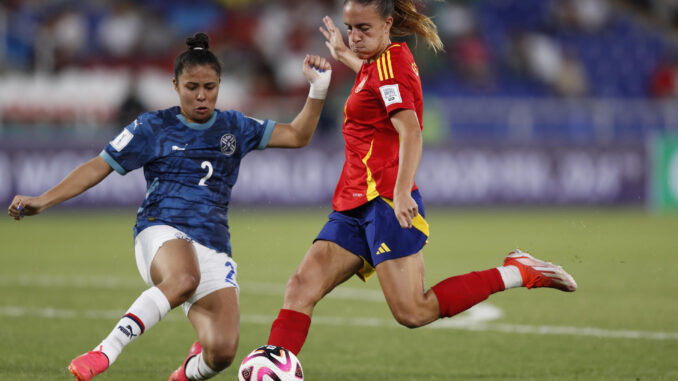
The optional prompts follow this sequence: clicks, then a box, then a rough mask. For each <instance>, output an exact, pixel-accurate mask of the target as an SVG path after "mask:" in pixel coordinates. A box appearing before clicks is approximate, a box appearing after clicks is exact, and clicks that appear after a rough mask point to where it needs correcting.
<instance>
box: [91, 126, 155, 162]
mask: <svg viewBox="0 0 678 381" xmlns="http://www.w3.org/2000/svg"><path fill="white" fill-rule="evenodd" d="M151 131H152V130H151V128H150V125H149V121H148V118H147V117H146V114H143V115H141V116H140V117H139V118H137V119H136V120H135V121H134V122H132V123H130V124H129V125H128V126H127V127H125V128H124V129H123V130H122V132H120V134H118V136H116V137H115V138H114V139H113V140H111V141H110V142H108V144H107V145H106V147H104V149H103V151H101V153H100V154H99V155H100V156H101V157H102V158H103V159H104V160H105V161H106V162H107V163H108V165H110V166H111V168H113V169H114V170H115V171H116V172H118V173H119V174H121V175H125V174H127V173H128V172H130V171H132V170H135V169H137V168H140V167H142V166H143V165H144V164H146V163H147V162H149V161H150V160H151V159H152V158H153V155H154V152H155V148H154V147H152V146H151V143H152V140H153V139H152V138H151V136H152V134H151Z"/></svg>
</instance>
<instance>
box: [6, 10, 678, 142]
mask: <svg viewBox="0 0 678 381" xmlns="http://www.w3.org/2000/svg"><path fill="white" fill-rule="evenodd" d="M342 3H343V2H342V1H341V0H284V1H265V0H259V1H257V0H210V1H208V0H191V1H189V0H137V1H127V0H92V1H75V0H3V1H2V3H0V136H3V134H4V135H5V136H8V135H12V134H20V132H17V131H26V130H30V129H43V130H44V129H48V130H53V129H56V130H59V129H62V130H67V131H70V129H71V128H75V131H76V132H78V134H86V132H85V131H90V132H91V133H93V134H95V133H97V132H102V131H103V132H104V133H106V134H110V131H111V130H115V131H117V130H118V129H119V128H121V126H122V125H124V124H126V123H128V122H130V121H131V120H133V119H134V117H135V116H136V115H138V114H139V113H140V112H141V111H143V110H150V109H156V108H161V107H167V106H170V105H174V104H175V103H176V99H175V98H176V96H175V94H174V93H173V91H172V89H171V84H170V80H171V71H172V64H173V63H172V57H174V56H175V55H176V54H177V52H178V51H179V50H180V49H182V48H183V46H184V38H185V37H186V36H189V35H191V34H193V33H195V32H197V31H204V32H207V33H208V34H209V35H210V37H211V39H212V41H211V49H212V50H213V51H214V52H215V53H216V54H217V55H218V57H219V58H220V59H221V61H222V63H223V67H224V75H223V86H224V87H223V89H222V92H221V94H220V103H219V105H218V107H220V108H222V109H223V108H236V109H242V110H244V111H245V112H251V113H252V114H253V115H254V116H256V115H257V114H260V115H280V117H281V118H283V119H284V118H287V117H289V115H285V114H284V113H285V112H286V110H288V109H295V107H286V106H285V105H286V102H297V103H298V102H299V99H300V98H301V97H303V96H305V94H306V92H307V91H308V90H307V89H308V86H307V84H306V83H305V80H304V78H303V76H302V73H301V70H300V63H301V62H302V60H303V56H304V55H305V54H306V53H307V52H311V53H314V54H323V55H326V56H329V53H328V52H327V49H326V48H325V46H324V41H323V38H322V36H321V35H320V33H319V32H318V27H319V26H320V24H321V18H322V16H323V15H325V14H329V15H331V16H332V17H333V19H334V20H335V22H336V23H338V24H341V20H342V16H341V4H342ZM676 4H678V2H676V1H653V0H629V1H623V2H622V1H614V0H475V1H474V0H448V1H444V2H436V1H429V2H426V6H427V9H425V10H424V12H425V13H427V14H429V15H433V17H434V20H435V22H436V23H437V25H438V27H439V31H440V35H441V38H442V39H443V42H444V43H445V47H446V51H445V52H444V53H443V54H441V55H438V56H434V55H433V53H431V52H430V51H429V50H428V49H427V48H426V47H425V46H424V45H425V44H423V42H417V41H416V40H413V39H412V40H408V44H410V46H411V47H414V49H415V50H416V52H415V56H416V57H417V62H418V65H419V68H420V73H422V82H423V85H424V89H425V93H426V94H427V96H428V97H434V98H435V100H434V101H431V102H430V103H428V104H427V108H428V109H429V110H430V111H431V113H432V114H431V115H430V118H429V119H430V120H429V121H428V122H427V123H428V124H431V125H433V126H435V125H438V127H437V128H434V130H436V129H437V130H438V131H439V134H438V136H439V137H440V136H442V137H445V136H450V131H452V133H451V134H452V135H454V136H455V137H456V138H464V137H466V138H472V137H474V136H488V135H492V134H493V133H494V132H496V131H495V130H497V129H502V131H504V130H505V129H506V128H507V127H506V125H508V126H509V127H508V128H509V129H510V126H511V125H512V123H513V124H524V123H523V122H524V121H525V120H531V121H532V123H533V124H538V125H539V127H540V128H546V129H547V132H546V134H547V135H549V136H551V135H555V136H559V134H560V133H561V132H562V131H565V132H564V133H563V134H564V136H565V135H567V136H569V137H572V136H575V137H576V136H580V137H582V138H583V139H586V138H589V137H591V136H600V133H599V132H596V131H599V130H600V126H601V125H603V126H609V125H614V126H615V127H614V128H622V129H623V128H624V127H623V126H624V123H625V122H627V121H628V120H629V119H630V120H631V123H629V125H633V126H634V127H629V128H635V129H638V128H639V129H640V130H638V131H636V130H633V131H630V132H628V131H627V132H628V137H630V138H634V137H636V136H637V134H642V133H644V131H645V129H647V128H657V127H659V128H670V126H672V125H676V123H674V122H676V119H677V118H678V116H677V115H676V112H670V111H667V110H668V109H669V108H670V106H671V102H672V101H673V98H674V97H675V96H676V94H677V93H678V86H677V83H676V72H677V68H678V50H676V49H675V47H676V45H675V42H674V41H673V39H674V37H673V34H674V33H675V30H674V28H675V27H676V25H678V5H676ZM334 68H335V71H334V72H335V73H334V78H333V85H332V87H331V92H332V93H334V94H336V95H335V96H333V95H330V98H329V103H330V104H329V105H328V107H327V109H326V112H325V116H324V117H323V122H322V123H321V127H322V128H321V130H322V132H321V134H322V133H323V132H324V133H329V132H330V131H334V132H337V133H338V130H339V126H340V123H341V110H342V109H343V105H342V102H343V100H344V99H345V94H346V92H347V91H348V89H349V88H350V86H352V81H353V78H354V76H353V73H351V72H349V71H348V70H347V69H346V68H344V67H342V65H340V64H338V63H335V64H334ZM610 99H613V100H615V101H614V102H609V101H608V100H610ZM656 99H662V101H658V102H653V101H652V100H656ZM516 100H523V103H520V104H518V105H516ZM521 104H523V105H525V104H526V105H527V106H526V107H525V106H523V107H521V106H520V105H521ZM573 105H574V106H573ZM572 107H574V109H573V108H572ZM573 110H574V111H573ZM601 120H602V121H601ZM500 125H501V126H502V127H499V126H500ZM620 125H621V127H619V126H620ZM638 126H640V127H638ZM647 126H652V127H647ZM549 128H550V129H551V132H548V129H549ZM440 130H442V132H440ZM92 131H94V132H92ZM478 131H480V132H478ZM559 131H560V132H559ZM477 134H481V135H477ZM532 135H534V131H531V132H530V136H532ZM622 135H623V133H622Z"/></svg>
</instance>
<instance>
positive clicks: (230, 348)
mask: <svg viewBox="0 0 678 381" xmlns="http://www.w3.org/2000/svg"><path fill="white" fill-rule="evenodd" d="M237 349H238V342H237V340H236V341H233V340H228V339H221V340H220V339H217V340H214V341H212V342H209V343H206V345H205V346H203V351H202V353H203V358H204V359H205V363H206V364H207V365H208V366H209V367H210V368H212V370H214V371H217V372H221V371H222V370H224V369H226V368H228V367H229V366H230V365H231V364H232V363H233V360H234V359H235V355H236V351H237Z"/></svg>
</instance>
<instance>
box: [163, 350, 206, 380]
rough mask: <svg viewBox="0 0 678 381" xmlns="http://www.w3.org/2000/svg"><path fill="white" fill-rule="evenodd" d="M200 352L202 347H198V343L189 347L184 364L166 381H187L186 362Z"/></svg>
mask: <svg viewBox="0 0 678 381" xmlns="http://www.w3.org/2000/svg"><path fill="white" fill-rule="evenodd" d="M200 352H202V346H201V345H200V342H198V341H196V342H195V343H193V345H191V349H189V350H188V355H187V356H186V360H184V363H183V364H181V366H180V367H179V368H178V369H177V370H175V371H174V372H172V374H171V375H170V378H169V380H168V381H188V378H187V377H186V364H188V360H190V359H191V358H193V357H195V356H197V355H198V353H200Z"/></svg>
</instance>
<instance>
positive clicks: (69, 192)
mask: <svg viewBox="0 0 678 381" xmlns="http://www.w3.org/2000/svg"><path fill="white" fill-rule="evenodd" d="M112 171H113V168H111V166H110V165H108V163H106V161H105V160H104V159H103V158H102V157H101V156H97V157H95V158H93V159H91V160H89V161H87V162H86V163H83V164H82V165H80V166H79V167H78V168H76V169H74V170H73V172H71V173H70V174H69V175H68V176H66V177H65V178H64V179H63V180H61V182H60V183H59V184H57V185H55V186H54V187H53V188H52V189H50V190H48V191H47V192H45V193H43V194H42V195H40V196H38V197H29V196H23V195H17V196H14V200H12V203H11V204H10V205H9V208H8V212H9V215H10V216H11V217H13V218H14V219H15V220H20V219H22V218H23V217H24V216H32V215H35V214H38V213H40V212H42V211H43V210H45V209H47V208H50V207H52V206H54V205H56V204H59V203H61V202H64V201H66V200H68V199H71V198H73V197H75V196H77V195H79V194H81V193H83V192H84V191H86V190H87V189H89V188H91V187H93V186H95V185H96V184H98V183H99V182H101V180H103V179H105V178H106V176H108V175H109V174H110V173H111V172H112Z"/></svg>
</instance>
